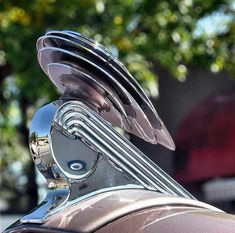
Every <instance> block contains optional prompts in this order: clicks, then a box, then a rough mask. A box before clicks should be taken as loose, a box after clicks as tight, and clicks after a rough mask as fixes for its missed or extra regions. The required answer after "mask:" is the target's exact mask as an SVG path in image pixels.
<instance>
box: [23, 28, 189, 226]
mask: <svg viewBox="0 0 235 233" xmlns="http://www.w3.org/2000/svg"><path fill="white" fill-rule="evenodd" d="M37 50H38V61H39V64H40V66H41V67H42V69H43V71H44V72H45V73H46V74H47V76H48V77H49V78H50V80H51V81H52V82H53V83H54V85H55V86H56V87H57V88H58V89H59V90H60V92H61V93H62V97H61V98H60V100H58V101H55V102H52V103H50V104H48V105H46V106H44V107H42V108H40V109H39V110H38V111H37V113H36V114H35V116H34V118H33V121H32V126H31V129H30V150H31V154H32V157H33V160H34V162H35V164H36V166H37V168H38V169H39V170H40V172H41V173H42V174H43V175H44V176H45V177H46V179H47V182H48V187H49V189H50V192H49V193H48V195H47V197H46V199H45V200H44V202H43V203H42V204H41V205H40V207H39V208H38V209H36V210H35V211H34V212H33V213H31V214H29V215H27V216H25V217H23V218H22V219H21V221H22V222H23V223H25V222H42V221H44V220H45V219H46V218H48V217H49V216H51V215H53V213H55V212H57V211H58V210H60V209H61V208H64V206H67V205H70V204H71V203H74V202H79V200H81V199H84V198H86V197H88V196H91V195H93V194H94V193H97V192H102V191H103V190H107V189H124V188H138V189H148V190H153V191H157V192H161V193H165V194H170V195H176V196H183V197H185V198H193V197H192V196H191V195H190V194H189V193H188V192H187V191H185V190H184V189H183V188H182V187H181V186H180V185H179V184H177V183H176V182H175V181H174V180H173V179H172V178H171V177H169V176H168V175H167V174H166V173H165V172H163V171H162V170H161V169H160V168H159V167H158V166H157V165H156V164H154V163H153V162H152V161H151V160H149V159H148V158H147V157H146V156H145V155H144V154H143V153H142V152H140V151H139V150H138V149H137V148H136V147H135V146H134V145H132V144H131V143H130V142H129V141H128V140H127V139H125V138H124V137H123V136H122V135H120V134H119V133H118V132H117V131H116V130H115V129H114V128H113V127H112V126H111V124H112V125H116V126H118V127H120V128H122V129H124V130H125V131H127V132H130V133H132V134H135V135H137V136H138V137H140V138H142V139H144V140H146V141H148V142H151V143H153V144H157V143H159V144H162V145H163V146H165V147H167V148H169V149H174V147H175V146H174V143H173V141H172V139H171V137H170V135H169V133H168V131H167V129H166V127H165V126H164V124H163V122H162V121H161V119H160V118H159V116H158V115H157V113H156V111H155V109H154V107H153V105H152V104H151V102H150V100H149V99H148V97H147V96H146V94H145V93H144V91H143V90H142V88H141V87H140V86H139V84H138V83H137V82H136V80H135V79H134V78H133V77H132V76H131V74H130V73H129V72H128V71H127V69H126V68H125V67H124V65H123V64H122V63H121V62H120V61H119V60H118V59H117V58H115V57H114V56H113V55H112V54H111V53H110V52H108V51H107V50H106V49H105V48H104V47H103V46H101V45H100V44H99V43H97V42H96V41H94V40H92V39H90V38H87V37H85V36H83V35H81V34H79V33H75V32H71V31H51V32H48V33H47V34H46V35H45V36H42V37H41V38H39V39H38V42H37ZM110 123H111V124H110Z"/></svg>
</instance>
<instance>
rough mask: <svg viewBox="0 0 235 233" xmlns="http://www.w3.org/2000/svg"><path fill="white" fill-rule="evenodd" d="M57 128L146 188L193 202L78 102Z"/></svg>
mask: <svg viewBox="0 0 235 233" xmlns="http://www.w3.org/2000/svg"><path fill="white" fill-rule="evenodd" d="M55 123H56V125H57V127H58V128H59V129H60V130H61V128H62V130H61V131H63V130H65V131H66V132H67V133H68V134H69V135H74V136H80V137H82V138H83V139H85V140H86V141H87V142H88V143H90V144H92V145H93V146H95V147H97V148H98V150H99V151H100V152H101V153H102V154H104V155H105V156H107V157H108V158H109V159H110V160H111V161H112V162H114V163H115V164H116V165H117V166H118V167H120V168H121V169H122V170H123V171H124V172H125V173H127V174H128V175H130V176H131V177H132V178H133V179H134V180H137V181H139V182H140V184H142V185H143V186H144V187H145V188H147V189H150V190H156V191H160V192H162V193H166V194H172V195H177V196H183V197H186V198H193V197H192V195H191V194H189V193H188V192H187V191H186V190H184V189H183V188H182V187H181V186H180V185H179V184H178V183H177V182H175V181H174V180H173V179H172V178H171V177H170V176H168V175H167V174H166V173H165V172H164V171H163V170H161V169H160V168H159V167H158V166H157V165H155V164H154V163H153V162H151V160H149V159H147V157H146V156H145V155H144V154H143V153H142V152H140V151H139V150H138V149H137V148H135V147H134V146H133V145H132V144H131V143H130V142H129V141H128V140H126V139H125V138H124V137H123V136H121V135H118V133H117V132H116V131H115V130H114V129H113V128H112V127H111V126H110V125H108V124H107V123H106V122H105V121H104V120H103V119H102V118H101V117H100V116H99V115H98V114H96V113H95V112H91V111H90V110H89V109H88V108H87V107H86V106H84V104H82V103H80V102H78V101H69V102H66V103H64V104H63V105H62V106H61V107H60V108H59V110H58V111H57V115H56V118H55Z"/></svg>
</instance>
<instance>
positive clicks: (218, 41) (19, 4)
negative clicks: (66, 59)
mask: <svg viewBox="0 0 235 233" xmlns="http://www.w3.org/2000/svg"><path fill="white" fill-rule="evenodd" d="M234 11H235V4H234V2H233V1H229V0H227V1H226V0H217V1H210V0H194V1H193V0H176V1H166V0H159V1H150V0H134V1H132V0H123V1H121V0H115V1H107V0H70V1H67V0H57V1H56V0H31V1H26V0H20V1H15V0H1V1H0V69H1V72H0V103H1V108H0V111H1V112H0V125H1V135H0V136H1V140H0V147H1V149H0V156H1V161H0V166H1V182H2V184H1V192H2V193H4V192H5V196H4V195H3V197H5V199H7V198H8V199H9V200H11V202H10V203H13V204H12V205H11V206H10V207H11V209H12V208H13V207H14V202H13V200H17V199H18V197H19V195H21V196H23V197H24V198H23V199H22V200H21V202H22V203H21V204H22V207H23V206H25V203H28V205H27V206H25V208H24V209H23V210H24V211H25V210H28V209H31V208H32V207H33V206H34V205H36V202H37V191H36V183H35V173H34V170H33V166H32V164H31V162H30V161H31V160H30V159H29V156H28V153H27V149H26V145H27V142H28V124H29V120H30V119H31V117H32V114H33V112H34V110H35V108H36V107H38V106H41V105H42V104H44V103H46V102H49V101H51V100H52V99H55V98H57V97H58V94H57V92H56V90H55V89H54V87H53V86H52V84H51V83H50V82H49V81H48V80H47V78H46V77H45V74H43V72H42V70H41V69H40V67H39V65H38V63H37V59H36V50H35V42H36V40H37V38H38V37H39V36H41V35H43V34H44V33H45V32H46V31H47V30H51V29H70V30H77V31H79V32H81V33H84V34H85V35H87V36H91V37H93V38H95V39H96V40H97V41H99V42H101V43H102V44H104V45H105V46H107V47H108V48H109V49H110V50H111V51H112V52H113V53H114V54H115V55H118V56H119V57H120V58H121V60H122V61H123V62H124V63H125V64H126V65H127V67H128V69H129V70H130V71H131V73H133V74H134V76H135V77H136V78H137V79H138V80H139V82H140V83H141V84H142V85H143V86H144V87H145V89H146V91H147V93H148V94H149V95H152V96H156V95H157V78H158V76H157V73H156V72H154V71H153V67H154V66H156V65H158V66H161V67H163V68H165V69H166V70H168V71H169V72H170V73H171V74H173V76H174V77H176V78H177V79H178V80H180V81H184V79H185V78H186V76H187V67H189V66H198V67H203V68H205V69H210V70H211V71H212V72H219V71H220V70H222V69H227V70H229V71H230V72H233V73H234V72H235V68H234V67H235V56H234V53H235V45H234V39H235V20H234ZM16 161H21V162H22V163H21V165H19V164H18V163H17V162H16ZM22 164H23V166H22ZM13 168H14V169H13ZM16 171H17V172H16ZM17 176H20V177H23V178H22V179H21V183H19V179H18V177H17ZM16 177H17V178H16ZM26 182H28V184H29V185H28V186H25V187H28V188H26V189H23V188H22V184H24V183H26ZM9 189H12V190H14V194H15V195H13V194H11V195H8V190H9ZM18 203H19V202H18ZM19 205H20V204H19Z"/></svg>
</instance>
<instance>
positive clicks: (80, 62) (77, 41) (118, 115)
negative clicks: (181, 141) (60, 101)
mask: <svg viewBox="0 0 235 233" xmlns="http://www.w3.org/2000/svg"><path fill="white" fill-rule="evenodd" d="M37 50H38V61H39V64H40V65H41V67H42V69H43V70H44V72H45V73H46V74H47V75H48V77H49V78H50V79H51V80H52V82H53V83H54V84H55V86H56V87H57V88H58V89H59V90H60V91H61V92H62V93H64V96H65V97H67V98H75V99H79V100H82V101H83V102H86V103H87V104H90V105H93V106H94V107H95V108H96V111H97V112H99V114H100V115H101V116H102V117H103V118H104V119H106V120H107V121H109V122H111V123H112V124H114V125H116V126H119V127H121V128H123V129H124V130H126V131H128V132H130V133H133V134H135V135H137V136H139V137H141V138H142V139H144V140H146V141H148V142H151V143H154V144H156V143H160V144H162V145H164V146H166V147H167V148H169V149H174V148H175V145H174V142H173V141H172V139H171V136H170V135H169V133H168V131H167V129H166V127H165V126H164V124H163V122H162V121H161V119H160V118H159V116H158V114H157V112H156V110H155V109H154V107H153V105H152V104H151V102H150V100H149V99H148V97H147V96H146V94H145V93H144V91H143V90H142V88H141V87H140V85H139V84H138V83H137V81H136V80H135V79H134V78H133V76H131V74H130V73H129V72H128V71H127V69H126V68H125V66H124V65H123V64H122V63H121V62H120V61H119V60H118V59H117V58H115V57H114V56H113V55H112V54H111V53H110V52H108V50H107V49H105V48H104V47H103V46H102V45H100V44H99V43H97V42H96V41H94V40H92V39H90V38H87V37H85V36H83V35H81V34H79V33H75V32H71V31H51V32H48V33H47V34H46V35H45V36H42V37H40V38H39V39H38V42H37Z"/></svg>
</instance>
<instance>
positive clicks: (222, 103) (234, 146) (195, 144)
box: [175, 92, 235, 183]
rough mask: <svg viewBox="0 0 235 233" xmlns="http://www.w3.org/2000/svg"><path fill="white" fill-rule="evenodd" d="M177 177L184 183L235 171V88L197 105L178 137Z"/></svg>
mask: <svg viewBox="0 0 235 233" xmlns="http://www.w3.org/2000/svg"><path fill="white" fill-rule="evenodd" d="M176 145H177V155H176V164H177V168H176V173H175V178H176V179H177V180H178V181H179V182H181V183H192V182H198V181H205V180H207V179H211V178H216V177H225V176H234V175H235V92H233V93H226V94H221V95H214V96H211V97H209V98H207V99H205V100H203V101H201V102H199V103H198V104H196V105H195V107H194V108H193V110H192V111H191V112H190V113H189V114H188V115H187V116H186V118H185V119H184V120H183V123H182V124H181V127H180V129H179V131H178V134H177V138H176Z"/></svg>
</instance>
